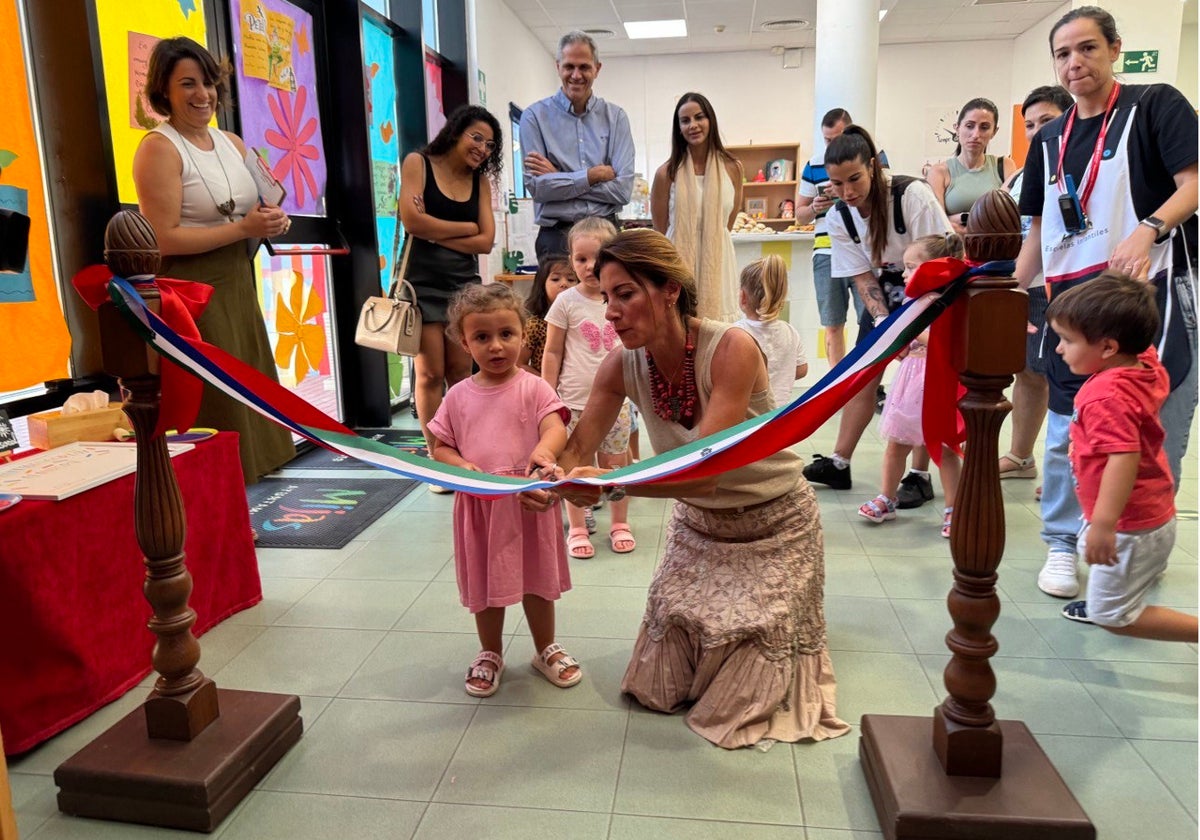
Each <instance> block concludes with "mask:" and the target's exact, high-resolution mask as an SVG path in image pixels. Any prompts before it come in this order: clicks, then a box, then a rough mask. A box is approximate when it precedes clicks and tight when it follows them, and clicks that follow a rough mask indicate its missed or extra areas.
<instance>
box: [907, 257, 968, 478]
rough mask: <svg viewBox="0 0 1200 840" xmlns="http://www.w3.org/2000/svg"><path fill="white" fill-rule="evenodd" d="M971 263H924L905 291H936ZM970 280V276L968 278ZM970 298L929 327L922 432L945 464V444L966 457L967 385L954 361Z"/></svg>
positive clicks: (914, 295)
mask: <svg viewBox="0 0 1200 840" xmlns="http://www.w3.org/2000/svg"><path fill="white" fill-rule="evenodd" d="M969 269H970V263H965V262H963V261H962V260H956V259H954V258H952V257H942V258H941V259H936V260H930V261H929V262H925V263H922V264H921V265H920V266H919V267H918V268H917V270H916V271H915V272H913V275H912V277H910V278H909V279H908V283H907V284H905V290H904V293H905V294H906V295H907V296H908V297H911V298H917V297H920V296H921V295H923V294H926V293H928V292H934V291H937V290H938V289H940V288H942V287H943V286H945V285H946V284H948V283H951V282H953V281H954V280H957V279H958V278H959V277H962V276H963V274H965V273H966V272H967V271H968V270H969ZM967 282H968V283H969V282H970V280H969V279H968V281H967ZM966 306H967V299H966V297H965V296H962V295H960V296H959V297H958V298H956V299H955V301H954V302H953V303H951V304H950V307H949V309H948V311H947V312H945V313H944V314H943V315H942V316H941V317H939V318H938V319H937V320H935V321H934V322H933V324H932V325H931V326H930V328H929V345H928V347H927V348H926V351H925V398H924V401H923V402H922V404H921V433H922V435H923V436H924V438H925V447H926V449H928V450H929V457H930V458H932V459H933V462H934V463H935V464H937V465H938V466H939V467H940V466H941V465H942V447H943V446H945V447H947V448H949V449H950V451H951V452H953V453H954V454H955V455H958V456H959V457H962V444H963V441H965V440H966V439H967V427H966V424H965V423H964V422H963V418H962V414H961V413H960V412H959V410H958V401H959V400H960V399H961V398H962V397H963V395H964V394H966V392H967V389H966V388H964V387H963V386H962V384H961V383H960V382H959V381H958V371H956V370H955V369H954V365H953V363H952V362H951V352H952V349H953V347H954V342H955V340H956V337H959V336H962V334H963V329H964V326H965V322H964V319H965V318H966V314H967V309H966Z"/></svg>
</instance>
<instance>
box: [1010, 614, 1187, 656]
mask: <svg viewBox="0 0 1200 840" xmlns="http://www.w3.org/2000/svg"><path fill="white" fill-rule="evenodd" d="M1051 600H1052V601H1053V603H1041V604H1017V605H1016V607H1017V609H1019V610H1020V611H1021V613H1022V614H1024V616H1025V617H1026V618H1027V619H1029V623H1030V624H1032V625H1033V628H1034V629H1035V630H1037V631H1038V634H1039V635H1040V636H1041V637H1042V638H1043V639H1045V640H1046V643H1047V644H1049V645H1050V647H1051V649H1052V650H1053V651H1054V653H1055V655H1056V656H1059V657H1061V658H1062V659H1072V660H1073V659H1092V660H1097V661H1103V662H1178V663H1190V664H1193V665H1194V664H1196V652H1195V651H1194V650H1190V649H1189V648H1188V646H1187V645H1183V644H1172V643H1171V642H1156V641H1150V640H1148V639H1131V638H1128V637H1126V636H1117V635H1114V634H1112V633H1109V632H1108V631H1106V630H1102V629H1101V628H1099V627H1095V626H1093V625H1090V624H1081V623H1080V622H1078V621H1068V620H1067V619H1065V618H1063V616H1062V608H1063V606H1064V605H1065V604H1066V601H1064V600H1062V599H1058V598H1055V599H1049V598H1047V601H1051Z"/></svg>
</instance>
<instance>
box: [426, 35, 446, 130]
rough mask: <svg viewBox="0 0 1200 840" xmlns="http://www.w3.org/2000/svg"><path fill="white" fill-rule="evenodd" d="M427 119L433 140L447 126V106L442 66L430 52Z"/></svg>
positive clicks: (427, 58) (427, 61) (427, 79)
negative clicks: (443, 89) (443, 87)
mask: <svg viewBox="0 0 1200 840" xmlns="http://www.w3.org/2000/svg"><path fill="white" fill-rule="evenodd" d="M425 118H426V121H427V123H428V128H429V139H430V140H432V139H433V138H434V137H437V133H438V132H439V131H441V130H442V126H444V125H445V124H446V105H445V101H444V100H443V98H442V65H441V64H439V63H438V60H437V57H436V56H434V55H432V54H431V53H430V52H429V51H428V50H426V51H425Z"/></svg>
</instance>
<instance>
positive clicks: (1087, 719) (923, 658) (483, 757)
mask: <svg viewBox="0 0 1200 840" xmlns="http://www.w3.org/2000/svg"><path fill="white" fill-rule="evenodd" d="M407 420H408V418H407V417H405V418H404V420H403V421H400V422H401V423H403V422H404V421H407ZM408 422H409V423H411V421H408ZM399 424H400V423H398V425H399ZM835 429H836V426H835V423H834V422H831V423H828V424H826V426H825V427H824V428H822V429H821V430H820V432H819V433H818V434H817V435H815V436H814V438H813V439H812V440H811V441H808V442H806V443H804V444H802V445H801V446H800V447H798V449H799V451H800V452H802V453H804V454H806V455H807V454H810V453H812V452H826V453H828V451H829V446H830V442H831V440H832V438H833V435H834V432H835ZM1007 435H1008V432H1007V429H1006V430H1005V432H1004V437H1003V440H1004V441H1005V442H1007V439H1008V438H1007ZM1195 439H1196V437H1195V432H1194V431H1193V440H1195ZM881 452H882V445H881V444H880V442H879V441H878V439H877V438H876V437H875V436H874V435H873V434H868V436H867V437H866V438H865V439H864V441H863V443H862V445H861V447H860V449H859V452H858V454H857V456H856V458H855V462H854V475H855V479H856V482H855V489H854V490H853V491H850V492H833V491H829V490H819V491H818V496H819V498H820V500H821V508H822V516H823V519H824V523H825V537H826V551H827V557H826V569H827V575H828V579H827V585H826V599H825V600H826V614H827V617H828V621H829V646H830V648H831V651H832V656H833V662H834V667H835V669H836V671H837V677H838V684H839V685H838V692H839V694H838V701H839V711H840V713H841V715H842V717H843V718H844V719H846V720H847V721H849V722H851V723H853V724H854V728H853V731H852V732H851V734H849V735H847V736H846V737H843V738H840V739H837V740H834V741H830V742H825V743H820V744H797V745H788V744H780V745H777V746H776V747H775V748H773V749H771V750H770V751H768V752H765V753H764V752H759V751H754V750H743V751H739V752H732V753H731V752H726V751H723V750H719V749H716V748H714V747H712V746H710V745H709V744H708V743H707V742H705V741H703V740H701V739H700V738H699V737H697V736H695V735H693V734H692V733H691V732H690V731H689V730H688V729H687V728H686V726H685V725H684V723H683V721H682V720H681V719H680V718H679V717H678V716H676V717H668V716H664V715H659V714H655V713H651V712H647V711H646V710H644V709H642V708H640V707H639V706H637V705H636V704H634V703H631V702H630V701H629V700H628V699H626V698H625V697H623V696H622V695H621V693H620V690H619V684H620V679H621V674H622V672H623V671H624V667H625V663H626V659H627V657H628V655H629V651H630V647H631V639H633V637H634V635H635V633H636V631H637V625H638V621H639V619H640V616H641V612H642V607H643V601H644V596H645V591H646V586H647V584H648V582H649V580H650V576H651V573H652V571H653V567H654V564H655V561H656V559H657V557H658V553H659V551H660V543H661V532H662V525H663V522H664V518H665V516H666V513H667V509H668V506H667V503H666V502H659V501H649V500H642V499H635V500H634V501H633V506H632V508H631V514H632V517H633V518H632V523H633V530H634V533H635V534H636V536H637V538H638V541H639V545H638V549H637V551H635V552H634V553H632V554H629V555H615V554H613V553H611V552H610V551H609V550H608V549H607V546H606V544H605V543H604V542H603V541H602V540H596V546H597V552H596V557H595V559H593V560H589V561H584V562H573V566H572V575H573V576H574V582H575V588H574V589H573V590H572V591H571V592H569V593H567V594H566V596H564V598H563V600H562V601H561V602H560V606H559V613H558V627H559V637H560V640H561V641H562V642H563V644H564V645H565V646H566V647H567V648H568V650H570V651H571V652H572V653H573V654H575V655H576V656H577V657H579V659H580V660H581V661H582V663H583V666H584V669H585V673H586V677H585V679H584V681H583V682H582V683H581V684H580V685H579V686H577V687H575V688H573V689H571V690H569V691H562V690H559V689H556V688H554V687H553V686H551V685H550V684H549V683H547V682H546V681H545V680H543V679H542V678H541V677H540V676H538V675H536V674H535V673H533V671H532V670H531V669H530V668H529V666H528V665H527V664H526V663H527V662H528V658H529V657H530V656H531V655H532V649H531V648H532V645H531V643H530V642H529V639H528V635H527V633H526V631H525V627H524V623H523V621H522V620H521V618H520V615H519V611H517V612H513V613H512V614H511V617H510V621H509V623H508V627H507V628H506V629H507V631H508V632H509V647H508V650H507V658H508V663H509V667H508V670H507V671H506V672H505V675H504V679H503V683H502V688H501V690H500V692H499V693H498V694H497V695H496V696H495V697H492V698H489V699H487V700H482V701H480V700H476V699H473V698H471V697H468V696H467V695H466V694H465V693H464V692H463V690H462V677H463V673H464V671H465V669H466V666H467V664H468V662H469V661H470V660H471V658H472V657H473V655H474V654H475V652H476V648H477V643H476V640H475V638H474V633H473V625H472V622H471V619H470V617H469V615H468V614H467V613H466V611H465V610H463V609H462V608H461V607H460V606H459V605H458V601H457V592H456V589H455V584H454V565H453V561H452V558H451V552H452V548H451V537H450V533H451V532H450V511H451V507H452V504H453V500H452V498H451V497H448V496H435V495H431V494H429V493H428V492H426V491H425V490H424V489H421V490H418V491H416V492H414V493H411V494H409V496H407V497H406V498H405V499H403V500H402V501H401V502H400V503H399V504H398V505H397V506H396V508H395V509H393V510H392V511H390V512H388V513H387V514H385V515H384V516H383V517H382V518H381V519H380V520H378V521H377V522H376V523H375V524H373V525H372V526H371V527H370V528H369V529H367V530H366V531H364V532H363V534H362V535H361V536H360V537H359V539H357V540H354V541H353V542H351V543H350V544H349V545H347V546H346V547H345V548H344V549H341V550H339V551H319V550H308V551H288V550H270V549H264V550H261V551H260V552H259V555H260V556H259V565H260V568H261V571H262V576H263V591H264V600H263V602H262V603H261V604H259V605H258V606H256V607H254V608H252V609H250V610H247V611H245V612H243V613H241V614H240V615H237V616H234V617H232V618H230V619H229V620H228V621H226V622H224V623H223V624H222V625H220V626H218V627H217V628H215V629H213V630H212V631H210V632H209V633H208V634H206V635H205V636H204V637H203V639H202V640H201V641H202V644H203V651H204V653H203V659H202V661H201V663H200V664H201V668H202V669H203V670H204V671H205V672H206V673H207V674H209V675H211V676H213V677H214V678H215V679H216V680H217V682H218V684H219V685H221V686H223V687H225V688H241V689H256V690H265V691H281V692H291V693H296V694H299V695H301V698H302V703H303V711H302V714H303V716H304V720H305V734H304V737H303V739H302V740H301V741H300V743H299V744H298V745H297V746H296V747H295V748H294V749H292V751H291V752H290V753H289V754H288V755H287V756H286V757H285V758H284V759H283V760H282V761H281V762H280V763H279V765H278V766H277V767H276V768H275V769H274V770H273V771H272V772H271V773H270V775H268V776H267V777H266V779H264V780H263V781H262V782H261V783H260V784H259V786H258V788H257V789H256V790H255V791H254V792H253V793H252V794H251V795H250V796H249V797H247V799H246V800H245V801H244V802H243V803H242V804H241V805H240V806H239V807H238V809H237V810H236V811H235V812H234V813H233V814H232V815H231V816H230V817H229V818H228V819H226V820H225V822H224V823H223V824H222V825H221V826H220V827H219V828H218V830H217V831H216V832H215V833H214V835H213V836H214V837H218V838H220V839H221V840H274V839H275V838H279V839H280V840H306V838H320V839H321V840H327V838H330V837H345V838H355V840H363V839H364V838H388V840H391V839H392V838H417V840H433V838H465V837H479V838H489V840H491V839H492V838H508V837H512V838H527V837H563V838H589V840H590V839H591V838H594V839H595V840H604V838H609V840H650V839H651V838H662V840H675V838H679V840H683V838H688V840H691V838H697V837H703V838H713V839H714V840H726V839H728V840H735V838H736V840H785V838H786V839H787V840H804V839H805V838H807V840H867V838H878V837H881V836H882V835H881V834H880V833H879V826H878V824H877V822H876V819H875V813H874V809H873V808H872V806H871V802H870V798H869V795H868V793H867V789H866V785H865V783H864V781H863V777H862V770H861V768H860V765H859V762H858V754H857V750H858V739H859V732H858V725H857V724H858V722H859V718H860V716H861V715H863V714H865V713H878V714H917V715H926V714H929V712H930V710H931V709H932V708H933V706H934V705H935V704H936V703H937V702H939V700H940V699H941V697H942V695H943V689H942V684H941V673H942V669H943V668H944V666H945V663H946V661H947V657H948V654H947V652H946V648H945V645H944V642H943V637H944V635H945V633H946V631H947V629H949V626H950V624H949V618H948V616H947V613H946V609H945V595H946V591H947V589H948V587H949V583H950V568H951V565H950V559H949V549H948V546H947V542H946V541H945V540H943V539H941V537H940V536H939V534H938V525H939V524H940V518H941V515H940V512H941V507H940V504H938V503H937V502H935V503H933V504H930V505H927V506H926V507H925V508H922V509H921V510H918V511H904V512H901V515H900V518H899V519H898V520H897V521H896V522H893V523H888V524H886V525H883V526H875V525H871V524H870V523H867V522H865V521H863V520H861V519H860V518H859V517H858V516H856V515H855V511H856V510H857V508H858V505H859V504H860V503H861V502H862V501H864V500H865V499H867V498H869V497H870V496H872V495H874V493H875V492H876V487H875V482H876V480H877V476H878V473H879V461H880V455H881ZM1039 454H1040V453H1039ZM1195 464H1196V459H1195V458H1194V457H1193V458H1191V459H1190V460H1189V466H1188V470H1187V472H1188V476H1187V480H1186V482H1185V487H1184V490H1183V491H1182V492H1181V493H1180V496H1179V499H1178V502H1179V507H1180V508H1181V510H1183V511H1187V512H1189V514H1188V518H1186V519H1184V520H1183V521H1181V527H1180V530H1179V535H1180V536H1179V544H1178V545H1177V547H1176V550H1175V554H1174V557H1173V558H1172V562H1171V568H1170V570H1169V571H1168V573H1167V575H1166V577H1165V578H1164V579H1163V581H1162V582H1161V583H1160V584H1159V585H1158V587H1157V590H1156V592H1155V594H1154V599H1155V600H1156V601H1157V602H1159V603H1164V604H1169V605H1173V606H1177V607H1181V608H1184V609H1188V610H1195V609H1196V603H1197V561H1196V557H1197V527H1196V520H1195V511H1196V508H1197V491H1196V470H1195ZM337 475H338V476H345V475H347V473H345V472H338V473H337ZM1036 483H1037V482H1033V481H1005V482H1003V489H1004V497H1005V502H1006V517H1007V523H1008V534H1007V549H1006V554H1005V558H1004V562H1003V564H1002V565H1001V567H1000V584H999V588H1000V601H1001V605H1002V613H1001V617H1000V620H999V622H998V623H997V625H996V627H995V633H996V636H997V638H998V639H999V642H1000V653H999V655H998V656H997V657H996V658H995V659H994V660H993V667H994V669H995V671H996V675H997V680H998V684H999V687H998V691H997V694H996V697H995V699H994V704H995V706H996V709H997V712H998V713H999V715H1000V716H1001V717H1005V718H1017V719H1021V720H1024V721H1025V723H1026V724H1028V725H1029V727H1030V729H1032V730H1033V732H1034V733H1035V734H1036V735H1037V736H1038V740H1039V741H1040V742H1041V744H1042V746H1043V748H1044V749H1045V751H1046V752H1047V754H1048V755H1049V756H1050V758H1051V759H1052V760H1053V762H1054V763H1055V765H1056V766H1057V768H1058V770H1059V772H1060V773H1061V774H1062V775H1063V777H1064V778H1065V779H1066V781H1067V783H1068V785H1069V786H1070V787H1071V789H1072V790H1073V791H1074V793H1075V795H1076V796H1077V797H1078V799H1079V800H1080V802H1081V803H1082V805H1083V807H1084V809H1085V810H1086V811H1087V812H1088V814H1089V815H1090V816H1091V818H1092V819H1093V820H1094V822H1095V823H1096V825H1097V827H1098V829H1099V836H1100V837H1101V838H1104V840H1125V838H1134V837H1154V838H1161V840H1176V839H1177V838H1194V837H1196V836H1197V784H1196V779H1197V654H1196V648H1195V647H1194V646H1191V645H1169V644H1164V643H1157V642H1142V641H1135V640H1124V639H1118V638H1116V637H1112V636H1109V635H1107V634H1106V633H1104V632H1103V631H1101V630H1098V629H1096V628H1093V627H1087V626H1081V625H1078V624H1073V623H1071V622H1068V621H1065V620H1063V619H1062V618H1060V617H1059V615H1058V610H1059V608H1060V607H1061V605H1062V603H1063V602H1061V601H1058V600H1055V599H1053V598H1050V597H1048V596H1045V595H1043V594H1042V593H1041V592H1039V591H1038V590H1037V588H1036V586H1035V584H1034V581H1035V578H1036V575H1037V571H1038V569H1039V568H1040V565H1041V560H1042V558H1043V548H1042V544H1041V542H1040V540H1039V538H1038V531H1039V520H1038V509H1037V505H1036V504H1035V502H1034V499H1033V490H1034V485H1035V484H1036ZM600 523H601V533H604V532H605V529H606V528H607V523H608V519H607V512H601V514H600ZM145 691H146V688H145V685H143V686H142V687H139V688H138V689H135V690H134V691H131V692H130V693H129V694H128V695H126V696H125V697H123V698H121V699H120V700H118V701H116V702H115V703H113V704H111V705H109V706H108V707H106V708H104V709H101V710H100V711H98V712H97V713H95V714H94V715H92V716H91V717H90V718H88V719H87V720H85V721H83V722H82V723H80V724H79V725H77V726H75V727H74V728H72V729H70V730H68V731H67V732H64V733H62V734H61V735H59V736H58V737H56V738H54V739H52V740H51V741H49V742H47V743H46V744H43V745H42V746H40V747H39V748H37V749H35V750H33V751H31V752H30V753H28V754H26V755H24V756H21V757H20V758H17V759H15V760H13V761H11V762H10V765H9V769H10V771H11V778H12V786H13V796H14V799H15V804H16V808H17V822H18V826H19V830H20V832H21V837H22V838H35V839H36V840H85V838H87V839H90V838H120V839H121V840H125V839H126V838H130V840H142V839H143V838H167V837H171V838H185V837H195V836H196V835H194V834H190V833H187V832H174V831H165V830H159V829H153V828H145V827H140V826H130V825H123V824H116V823H104V822H98V821H93V820H83V819H73V818H69V817H65V816H63V815H61V814H59V813H58V812H57V810H56V808H55V786H54V783H53V781H52V779H51V775H50V774H51V773H52V772H53V771H54V768H55V767H56V766H57V765H58V764H59V763H60V762H62V761H63V760H64V759H66V758H67V757H69V756H70V755H71V754H72V753H74V752H75V750H77V749H79V748H80V747H81V746H83V745H84V744H85V743H87V742H88V741H89V740H91V738H92V737H94V736H95V735H96V734H97V733H99V732H101V731H102V730H104V729H105V728H106V727H107V726H109V725H111V724H112V723H113V722H114V721H115V720H117V719H118V718H119V717H121V716H122V715H124V714H125V713H127V712H128V711H129V710H130V709H132V708H134V707H135V706H136V705H137V704H138V703H139V702H140V700H141V698H142V697H143V696H144V694H145Z"/></svg>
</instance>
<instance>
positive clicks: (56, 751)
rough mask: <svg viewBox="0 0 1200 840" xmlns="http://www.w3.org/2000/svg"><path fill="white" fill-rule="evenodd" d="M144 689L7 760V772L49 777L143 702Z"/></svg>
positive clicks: (133, 689) (101, 708) (144, 697)
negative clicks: (59, 766)
mask: <svg viewBox="0 0 1200 840" xmlns="http://www.w3.org/2000/svg"><path fill="white" fill-rule="evenodd" d="M148 693H149V691H148V689H146V688H144V687H142V686H134V687H133V688H132V689H130V690H129V691H127V692H126V693H125V694H123V695H122V696H120V697H118V698H117V699H116V700H114V701H113V702H111V703H109V704H108V705H107V706H101V707H100V708H99V709H97V710H96V711H94V712H92V714H91V715H90V716H89V717H86V718H84V719H83V720H81V721H80V722H79V723H77V724H75V725H74V726H72V727H70V728H68V729H64V730H63V731H62V732H60V733H59V734H57V735H55V736H54V737H53V738H50V739H49V740H47V741H43V742H42V743H41V744H38V745H37V746H36V747H34V748H33V749H31V750H29V751H28V752H24V753H22V754H21V755H20V756H17V757H16V758H9V759H8V768H9V770H10V771H13V772H17V773H37V774H41V775H45V776H49V775H50V774H51V773H53V772H54V769H55V768H56V767H58V765H60V764H62V763H63V762H64V761H66V760H67V759H68V758H70V757H71V756H73V755H75V753H77V752H79V751H80V750H81V749H83V748H84V747H86V746H87V745H88V744H90V743H91V742H92V740H93V739H94V738H96V737H97V736H98V735H100V734H101V733H103V732H105V731H107V730H108V728H109V727H110V726H112V725H113V724H115V723H116V722H117V721H119V720H120V719H121V718H123V717H125V715H127V714H129V713H130V712H132V711H133V710H134V709H136V708H137V707H138V706H140V705H141V704H142V702H143V701H144V700H145V699H146V695H147V694H148Z"/></svg>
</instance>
